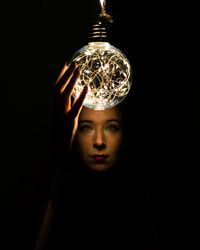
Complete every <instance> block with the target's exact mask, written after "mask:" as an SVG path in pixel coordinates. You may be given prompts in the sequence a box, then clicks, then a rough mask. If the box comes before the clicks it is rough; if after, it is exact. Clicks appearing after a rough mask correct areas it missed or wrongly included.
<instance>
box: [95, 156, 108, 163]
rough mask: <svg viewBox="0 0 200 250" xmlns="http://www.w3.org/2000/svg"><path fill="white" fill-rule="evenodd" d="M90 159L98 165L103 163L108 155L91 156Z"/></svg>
mask: <svg viewBox="0 0 200 250" xmlns="http://www.w3.org/2000/svg"><path fill="white" fill-rule="evenodd" d="M92 158H93V159H94V160H95V161H96V162H98V163H103V162H104V161H105V160H106V159H107V158H108V155H92Z"/></svg>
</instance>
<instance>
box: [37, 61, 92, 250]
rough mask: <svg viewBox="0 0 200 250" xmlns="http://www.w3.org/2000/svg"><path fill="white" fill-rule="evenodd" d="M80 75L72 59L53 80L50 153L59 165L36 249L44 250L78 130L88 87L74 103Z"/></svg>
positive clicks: (54, 161)
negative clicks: (63, 171) (65, 168)
mask: <svg viewBox="0 0 200 250" xmlns="http://www.w3.org/2000/svg"><path fill="white" fill-rule="evenodd" d="M79 76H80V72H79V69H78V68H77V66H76V64H75V63H72V64H71V65H70V66H69V67H68V66H66V65H65V66H64V68H63V69H62V71H61V73H60V75H59V77H58V79H57V81H56V82H55V84H54V127H53V133H52V141H51V149H50V151H51V152H50V154H51V158H52V162H51V164H53V165H57V166H58V167H57V166H55V168H56V170H55V171H56V178H55V180H54V183H53V188H52V192H51V193H52V194H51V195H50V199H49V201H48V204H47V208H46V210H45V214H44V219H43V222H42V225H41V228H40V232H39V236H38V239H37V242H36V246H35V250H41V249H42V248H43V247H44V245H45V242H46V240H47V238H48V236H49V233H50V231H51V226H52V218H53V216H54V214H55V204H54V199H53V196H54V195H56V187H57V184H58V183H59V179H60V175H61V172H62V161H63V159H64V158H65V155H66V154H68V153H69V152H70V150H71V145H72V142H73V139H74V136H75V133H76V130H77V125H78V117H79V114H80V112H81V109H82V106H83V101H84V99H85V96H86V94H87V87H85V88H84V89H83V91H82V93H81V94H80V96H79V97H78V98H77V99H76V100H74V102H73V103H71V95H72V92H73V88H74V86H75V83H76V81H77V80H78V78H79Z"/></svg>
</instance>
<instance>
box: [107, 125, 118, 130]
mask: <svg viewBox="0 0 200 250" xmlns="http://www.w3.org/2000/svg"><path fill="white" fill-rule="evenodd" d="M107 130H109V131H112V132H116V131H118V130H119V127H118V126H117V125H114V124H112V125H109V126H108V127H107Z"/></svg>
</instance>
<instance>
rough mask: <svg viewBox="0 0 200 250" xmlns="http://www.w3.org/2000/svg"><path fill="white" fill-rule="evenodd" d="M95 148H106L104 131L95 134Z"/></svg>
mask: <svg viewBox="0 0 200 250" xmlns="http://www.w3.org/2000/svg"><path fill="white" fill-rule="evenodd" d="M93 146H94V147H95V148H98V149H104V148H105V147H106V142H105V136H104V134H103V132H102V131H97V132H96V133H95V135H94V143H93Z"/></svg>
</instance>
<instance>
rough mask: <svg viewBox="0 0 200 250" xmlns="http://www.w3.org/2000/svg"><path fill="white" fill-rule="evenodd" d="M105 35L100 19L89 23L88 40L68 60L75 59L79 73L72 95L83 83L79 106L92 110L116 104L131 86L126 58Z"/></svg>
mask: <svg viewBox="0 0 200 250" xmlns="http://www.w3.org/2000/svg"><path fill="white" fill-rule="evenodd" d="M104 13H105V10H104ZM106 15H107V14H106ZM109 17H110V16H109ZM106 38H107V36H106V31H105V28H104V26H102V22H98V24H96V25H94V26H93V31H92V36H91V41H90V42H89V43H88V45H86V46H84V47H83V48H81V49H80V50H78V51H77V52H76V53H75V54H74V55H73V56H72V58H71V61H70V63H71V62H72V61H75V62H76V64H77V65H78V66H79V70H80V73H81V76H80V79H79V80H78V81H77V83H76V84H75V87H74V91H73V97H74V98H76V97H78V96H79V95H80V93H81V92H82V90H83V88H84V86H85V85H88V93H87V95H86V98H85V100H84V103H83V105H84V106H85V107H88V108H91V109H94V110H104V109H107V108H111V107H113V106H115V105H117V104H118V103H120V102H121V101H123V100H124V98H125V97H126V96H127V94H128V92H129V90H130V87H131V85H132V70H131V66H130V63H129V61H128V59H127V58H126V56H125V55H124V54H123V53H122V51H120V50H119V49H117V48H116V47H114V46H112V45H111V44H110V43H109V42H107V40H106Z"/></svg>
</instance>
